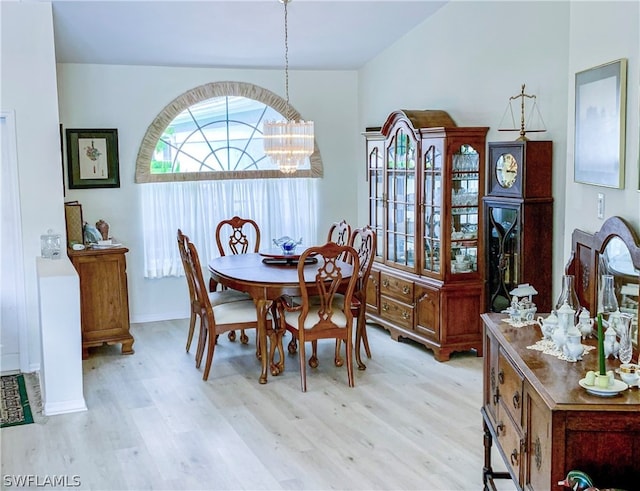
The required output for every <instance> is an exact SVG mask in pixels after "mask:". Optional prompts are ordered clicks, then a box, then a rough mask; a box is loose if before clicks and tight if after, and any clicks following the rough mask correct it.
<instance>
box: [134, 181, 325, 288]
mask: <svg viewBox="0 0 640 491" xmlns="http://www.w3.org/2000/svg"><path fill="white" fill-rule="evenodd" d="M317 181H318V180H317V179H312V178H309V179H301V178H297V179H286V178H280V179H238V180H218V181H188V182H168V183H149V184H141V185H140V188H141V196H142V222H143V225H142V227H143V237H144V265H145V274H144V275H145V278H163V277H166V276H181V275H183V274H184V270H183V268H182V262H181V260H180V254H179V252H178V246H177V242H176V233H177V230H178V229H181V230H182V232H183V233H184V234H186V235H188V236H189V238H190V239H191V241H192V242H193V243H194V244H195V245H196V247H197V248H198V252H199V254H200V258H201V261H202V262H203V264H206V263H207V261H208V259H209V258H213V257H217V256H219V253H218V248H217V246H216V238H215V230H216V226H217V225H218V223H219V222H220V221H221V220H223V219H225V218H230V217H232V216H234V215H238V216H241V217H243V218H251V219H253V220H255V221H256V223H257V224H258V226H259V227H260V234H261V248H268V247H270V245H271V240H272V239H274V238H278V237H281V236H283V235H288V236H290V237H293V238H295V239H296V240H297V239H299V238H300V237H302V239H303V243H304V244H305V245H312V244H315V243H316V241H317V236H318V225H317V196H318V189H317V188H318V183H317Z"/></svg>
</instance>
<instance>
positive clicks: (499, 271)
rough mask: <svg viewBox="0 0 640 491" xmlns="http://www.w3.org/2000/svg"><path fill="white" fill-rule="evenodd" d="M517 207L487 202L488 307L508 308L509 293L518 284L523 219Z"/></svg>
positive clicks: (493, 308)
mask: <svg viewBox="0 0 640 491" xmlns="http://www.w3.org/2000/svg"><path fill="white" fill-rule="evenodd" d="M519 215H520V214H519V213H518V209H517V208H509V207H505V206H503V205H500V204H488V205H487V227H488V244H487V246H488V248H489V249H488V251H487V260H488V264H487V267H488V268H489V274H488V275H487V281H488V288H489V310H491V311H493V312H501V311H502V310H504V309H506V308H507V307H509V305H510V303H511V298H510V295H509V292H510V291H511V290H513V289H514V288H515V287H516V286H518V257H519V254H520V226H521V225H520V220H519Z"/></svg>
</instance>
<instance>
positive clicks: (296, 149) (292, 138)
mask: <svg viewBox="0 0 640 491" xmlns="http://www.w3.org/2000/svg"><path fill="white" fill-rule="evenodd" d="M279 1H280V3H282V4H284V62H285V64H284V80H285V82H284V86H285V93H286V97H287V106H286V114H285V116H286V118H287V119H286V120H284V121H265V122H264V124H263V125H262V138H263V142H264V153H265V154H267V155H268V156H269V157H270V158H271V160H272V161H273V162H274V163H275V164H276V165H277V166H278V168H279V169H280V171H281V172H282V173H284V174H292V173H294V172H295V171H296V170H297V169H298V167H300V166H301V165H302V164H303V163H304V161H305V159H306V158H307V157H309V156H311V154H312V153H313V145H314V135H313V121H302V120H300V121H295V120H293V119H291V118H290V114H291V112H292V110H291V106H290V105H289V38H288V29H287V27H288V26H287V4H288V3H289V2H291V1H292V0H279Z"/></svg>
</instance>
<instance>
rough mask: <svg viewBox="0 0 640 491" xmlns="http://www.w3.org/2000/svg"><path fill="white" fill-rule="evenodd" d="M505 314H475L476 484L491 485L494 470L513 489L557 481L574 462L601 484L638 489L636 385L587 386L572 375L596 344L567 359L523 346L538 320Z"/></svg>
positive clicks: (588, 364) (536, 331)
mask: <svg viewBox="0 0 640 491" xmlns="http://www.w3.org/2000/svg"><path fill="white" fill-rule="evenodd" d="M544 315H545V316H546V314H544ZM506 317H507V316H506V315H504V314H498V313H485V314H482V320H483V323H484V326H485V347H484V371H483V405H482V410H481V413H482V418H483V426H484V468H483V481H484V488H483V489H485V490H488V489H496V488H495V486H494V482H493V481H494V480H495V479H501V478H502V479H511V480H512V481H513V483H514V484H515V485H516V489H519V490H522V489H526V490H529V491H536V490H550V489H560V487H559V486H558V485H557V484H558V482H559V481H561V480H563V479H564V477H565V476H566V474H567V472H569V471H570V470H574V469H578V470H581V471H583V472H586V473H587V474H588V475H589V476H590V477H591V478H592V479H593V482H594V483H595V484H596V485H597V486H598V487H599V488H600V489H603V488H607V489H609V488H620V489H627V490H631V489H637V485H638V479H640V467H639V466H638V462H640V445H638V441H640V392H639V391H638V389H637V388H630V389H626V390H624V391H622V392H621V393H620V394H618V395H616V396H615V397H600V396H597V395H592V394H590V393H589V392H587V391H586V390H585V389H584V388H583V387H581V386H580V383H579V382H580V380H581V379H582V378H583V377H584V376H585V374H586V372H587V371H589V370H593V369H594V368H596V369H597V356H596V354H595V351H592V352H589V353H587V354H585V356H584V358H583V360H582V361H578V362H575V363H571V362H567V361H564V360H561V359H559V358H557V357H555V356H553V355H549V354H546V353H543V352H542V351H537V350H532V349H529V347H530V346H531V345H533V344H535V343H536V342H537V341H538V340H540V339H541V338H542V333H541V332H540V327H539V326H538V325H537V324H536V325H531V326H525V327H521V328H514V327H511V326H510V325H509V324H507V323H506V322H503V319H504V318H506ZM583 342H584V343H586V344H589V345H591V346H594V345H595V344H596V341H595V340H594V339H589V340H585V341H583ZM617 366H619V362H618V360H607V367H606V368H607V370H614V369H615V368H616V367H617ZM493 450H497V452H496V453H494V452H493ZM494 455H495V456H496V457H497V456H500V457H502V460H503V461H504V466H505V467H506V470H507V472H496V471H495V470H494V468H493V464H494V463H495V462H494V461H493V460H492V459H493V456H494Z"/></svg>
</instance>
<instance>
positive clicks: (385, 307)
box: [382, 302, 389, 312]
mask: <svg viewBox="0 0 640 491" xmlns="http://www.w3.org/2000/svg"><path fill="white" fill-rule="evenodd" d="M382 310H384V311H385V312H388V311H389V304H388V303H386V302H385V303H383V304H382Z"/></svg>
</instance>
